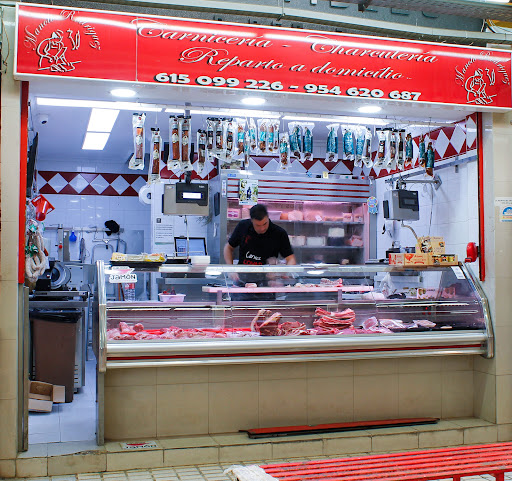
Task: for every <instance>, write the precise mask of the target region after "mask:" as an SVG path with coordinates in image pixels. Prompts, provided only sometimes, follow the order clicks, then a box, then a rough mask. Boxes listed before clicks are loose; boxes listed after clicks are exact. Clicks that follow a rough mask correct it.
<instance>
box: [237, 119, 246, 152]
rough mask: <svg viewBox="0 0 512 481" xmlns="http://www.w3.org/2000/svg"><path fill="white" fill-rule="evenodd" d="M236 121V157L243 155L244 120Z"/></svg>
mask: <svg viewBox="0 0 512 481" xmlns="http://www.w3.org/2000/svg"><path fill="white" fill-rule="evenodd" d="M235 121H236V152H237V155H242V154H243V153H244V139H245V119H240V118H237V119H235Z"/></svg>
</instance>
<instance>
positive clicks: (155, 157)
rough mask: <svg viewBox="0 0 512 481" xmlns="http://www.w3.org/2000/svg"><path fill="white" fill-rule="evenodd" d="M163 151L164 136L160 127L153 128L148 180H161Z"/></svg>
mask: <svg viewBox="0 0 512 481" xmlns="http://www.w3.org/2000/svg"><path fill="white" fill-rule="evenodd" d="M161 151H162V137H161V136H160V129H156V128H152V129H151V161H150V165H149V172H148V182H149V183H151V182H159V181H160V155H161Z"/></svg>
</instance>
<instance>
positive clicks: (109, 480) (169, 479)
mask: <svg viewBox="0 0 512 481" xmlns="http://www.w3.org/2000/svg"><path fill="white" fill-rule="evenodd" d="M327 457H328V456H316V457H310V458H301V459H297V458H293V459H283V460H272V461H271V462H272V463H275V462H287V461H290V462H291V461H294V462H296V461H307V460H312V459H319V458H322V459H325V458H327ZM267 463H268V461H253V462H250V463H240V464H243V465H251V464H256V465H261V464H267ZM233 464H234V463H228V464H202V465H197V466H184V467H176V468H157V469H134V470H131V471H114V472H108V473H87V474H77V475H68V476H48V477H41V478H14V479H13V481H17V480H22V479H23V480H26V481H230V480H232V478H230V477H229V476H228V475H227V474H224V470H225V469H227V468H229V467H230V466H232V465H233ZM461 479H462V481H493V480H494V478H493V477H492V476H489V475H483V476H467V477H464V478H461ZM505 480H506V481H512V473H506V474H505ZM439 481H448V480H439ZM450 481H451V479H450Z"/></svg>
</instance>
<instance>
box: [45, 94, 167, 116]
mask: <svg viewBox="0 0 512 481" xmlns="http://www.w3.org/2000/svg"><path fill="white" fill-rule="evenodd" d="M36 102H37V105H49V106H51V107H84V108H89V109H93V108H97V109H118V110H135V111H141V112H144V111H146V112H161V111H162V107H159V106H156V105H154V104H142V103H140V102H107V101H103V100H77V99H57V98H49V97H37V99H36Z"/></svg>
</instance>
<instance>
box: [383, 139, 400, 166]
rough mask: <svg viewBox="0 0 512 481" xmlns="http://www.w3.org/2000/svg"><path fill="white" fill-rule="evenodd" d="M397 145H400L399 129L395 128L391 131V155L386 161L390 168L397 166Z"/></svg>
mask: <svg viewBox="0 0 512 481" xmlns="http://www.w3.org/2000/svg"><path fill="white" fill-rule="evenodd" d="M397 147H398V130H395V129H393V130H390V131H389V156H388V158H387V163H386V167H387V168H388V169H390V170H391V169H394V168H395V160H396V155H397Z"/></svg>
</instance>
